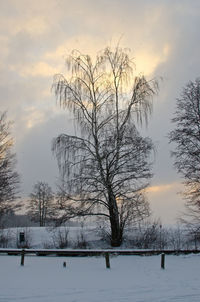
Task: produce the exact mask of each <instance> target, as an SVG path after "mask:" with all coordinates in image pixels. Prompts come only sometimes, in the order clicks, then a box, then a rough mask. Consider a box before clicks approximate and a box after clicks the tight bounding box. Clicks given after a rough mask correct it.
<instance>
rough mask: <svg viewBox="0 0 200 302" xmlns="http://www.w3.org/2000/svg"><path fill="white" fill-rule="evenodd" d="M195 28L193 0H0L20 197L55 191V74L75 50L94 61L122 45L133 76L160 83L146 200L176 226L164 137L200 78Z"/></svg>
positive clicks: (1, 105) (3, 89) (2, 72)
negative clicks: (179, 101) (39, 189)
mask: <svg viewBox="0 0 200 302" xmlns="http://www.w3.org/2000/svg"><path fill="white" fill-rule="evenodd" d="M199 28H200V1H199V0H165V1H164V0H163V1H162V0H146V1H145V0H140V1H136V0H123V1H122V0H101V1H96V0H77V1H70V0H34V1H32V0H6V1H4V0H0V110H1V111H5V110H7V112H8V119H11V120H13V121H14V126H13V132H12V133H13V136H14V137H15V149H16V152H17V159H18V171H19V172H20V174H21V181H22V184H21V187H22V193H23V195H24V196H26V195H27V194H29V193H30V192H31V190H32V186H33V184H34V183H35V182H36V181H38V180H44V181H46V182H48V183H49V184H50V185H51V186H54V184H55V182H56V178H57V176H58V170H57V165H56V161H55V159H54V158H53V156H52V153H51V141H52V138H53V137H55V136H56V135H57V134H59V133H61V132H66V131H67V130H69V131H70V129H72V117H71V116H69V115H68V114H67V113H66V112H64V111H63V110H62V109H60V108H59V107H58V106H57V105H56V101H55V97H54V95H53V93H52V92H51V85H52V80H53V75H54V74H55V73H60V72H65V57H66V55H67V54H69V53H70V52H71V51H72V50H73V49H79V50H80V51H82V52H84V53H88V54H91V55H92V56H94V55H95V53H96V52H97V51H99V50H101V49H103V48H104V47H105V46H107V45H111V46H114V45H116V43H117V42H118V41H119V40H120V41H121V46H123V47H128V48H130V49H131V51H132V55H133V57H134V58H135V63H136V71H137V72H143V73H144V74H145V75H146V76H147V77H149V78H151V77H162V78H163V80H162V81H161V82H160V92H159V95H158V97H157V98H156V99H155V102H154V111H153V115H152V117H151V120H150V122H149V127H148V130H147V134H148V135H149V136H151V137H152V138H153V140H154V141H155V144H156V148H157V155H156V162H155V167H154V174H155V176H154V178H153V179H152V182H151V187H150V189H149V194H148V196H149V201H150V204H151V207H152V210H153V212H154V215H155V216H156V217H160V218H161V220H162V221H163V223H174V222H175V219H176V217H177V216H178V215H179V213H180V212H181V211H182V210H183V201H182V199H181V197H180V195H179V194H177V193H178V192H179V191H180V190H181V189H182V187H181V178H180V176H179V175H178V174H177V173H176V171H175V170H174V169H173V161H172V159H171V158H170V149H171V148H172V146H169V145H168V139H167V134H168V132H169V131H170V129H172V125H171V122H170V120H171V118H172V115H173V112H174V110H175V103H176V98H177V97H178V96H179V95H180V93H181V90H182V87H183V86H184V85H185V84H186V83H187V82H188V81H189V80H194V79H195V78H196V77H198V76H200V55H199V54H200V34H199Z"/></svg>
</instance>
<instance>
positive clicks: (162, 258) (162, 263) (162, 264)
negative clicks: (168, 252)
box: [161, 253, 165, 269]
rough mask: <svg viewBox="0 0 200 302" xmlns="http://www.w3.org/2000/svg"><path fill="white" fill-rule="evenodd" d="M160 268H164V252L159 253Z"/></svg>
mask: <svg viewBox="0 0 200 302" xmlns="http://www.w3.org/2000/svg"><path fill="white" fill-rule="evenodd" d="M161 268H162V269H164V268H165V254H164V253H162V254H161Z"/></svg>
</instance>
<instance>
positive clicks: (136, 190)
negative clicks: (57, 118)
mask: <svg viewBox="0 0 200 302" xmlns="http://www.w3.org/2000/svg"><path fill="white" fill-rule="evenodd" d="M67 68H68V73H67V76H64V75H63V74H57V75H55V78H54V84H53V87H54V89H55V94H56V96H57V99H58V100H59V103H60V105H61V107H62V108H64V109H67V110H70V111H71V113H72V114H73V116H74V122H75V124H76V126H77V127H78V128H77V133H78V134H74V135H71V134H60V135H59V136H58V137H57V138H55V139H54V141H53V151H54V152H55V154H56V156H57V160H58V165H59V168H60V172H61V175H62V181H63V186H62V188H63V194H61V195H62V198H61V199H60V200H61V202H60V207H61V208H62V210H63V215H62V217H61V218H62V219H61V220H62V221H64V220H67V219H68V218H71V217H75V216H87V215H90V216H102V217H105V219H108V221H109V223H110V239H111V245H112V246H120V245H121V243H122V239H123V232H124V228H125V227H126V225H127V224H128V223H130V222H131V221H136V220H138V219H142V218H143V217H144V216H146V215H148V214H149V206H148V203H147V201H146V199H145V195H144V189H145V187H146V186H147V185H148V180H149V178H150V177H151V176H152V174H151V160H152V151H153V144H152V141H151V139H150V138H148V137H142V136H141V135H140V133H139V131H138V127H137V125H138V124H139V123H143V122H145V123H146V122H147V121H148V116H149V114H150V113H151V110H152V97H153V96H154V94H155V93H156V91H157V82H156V81H154V80H151V81H147V80H146V78H145V77H144V76H143V75H141V76H135V75H134V62H133V61H132V60H131V59H130V58H129V52H128V51H127V50H124V49H122V48H120V47H116V48H115V49H114V50H111V49H110V48H105V49H104V50H103V51H102V52H100V53H99V54H97V56H96V59H95V60H92V58H91V57H90V56H88V55H83V54H81V53H80V52H78V51H73V52H72V54H71V55H70V56H69V57H68V58H67Z"/></svg>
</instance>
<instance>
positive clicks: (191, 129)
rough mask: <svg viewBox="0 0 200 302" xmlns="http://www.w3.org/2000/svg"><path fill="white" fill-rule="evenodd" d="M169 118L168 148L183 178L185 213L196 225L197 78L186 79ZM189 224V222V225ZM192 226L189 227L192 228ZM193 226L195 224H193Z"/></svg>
mask: <svg viewBox="0 0 200 302" xmlns="http://www.w3.org/2000/svg"><path fill="white" fill-rule="evenodd" d="M174 116H175V117H174V118H173V120H172V122H173V123H174V124H175V130H173V131H171V133H170V135H169V138H170V142H173V143H175V144H176V147H175V150H174V151H173V152H172V156H173V157H174V166H175V168H176V169H177V171H178V173H180V175H182V177H183V179H184V185H185V188H186V189H185V192H184V194H183V196H184V198H185V200H186V209H187V211H186V213H185V214H186V217H185V218H183V220H184V219H186V220H185V222H186V221H188V223H189V224H190V223H192V225H193V227H194V224H196V225H197V226H196V227H197V229H199V228H200V79H196V80H195V81H194V82H189V83H188V84H187V85H186V86H185V88H184V89H183V91H182V94H181V97H180V98H178V99H177V109H176V112H175V114H174ZM190 227H191V226H190ZM193 227H192V228H193ZM195 229H196V228H195Z"/></svg>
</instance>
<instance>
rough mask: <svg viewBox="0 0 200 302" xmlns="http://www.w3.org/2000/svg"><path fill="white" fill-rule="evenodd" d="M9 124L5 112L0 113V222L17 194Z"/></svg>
mask: <svg viewBox="0 0 200 302" xmlns="http://www.w3.org/2000/svg"><path fill="white" fill-rule="evenodd" d="M10 127H11V122H9V121H7V117H6V112H4V113H0V220H2V218H3V216H4V215H5V214H7V213H8V212H9V211H11V210H13V209H14V208H15V207H16V204H15V203H14V201H15V200H16V198H17V194H18V193H19V175H18V173H17V172H16V171H15V166H16V157H15V153H14V152H12V148H13V143H14V142H13V139H12V137H11V133H10Z"/></svg>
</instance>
